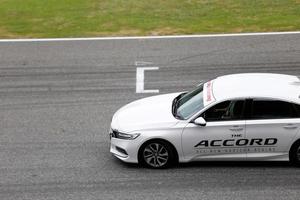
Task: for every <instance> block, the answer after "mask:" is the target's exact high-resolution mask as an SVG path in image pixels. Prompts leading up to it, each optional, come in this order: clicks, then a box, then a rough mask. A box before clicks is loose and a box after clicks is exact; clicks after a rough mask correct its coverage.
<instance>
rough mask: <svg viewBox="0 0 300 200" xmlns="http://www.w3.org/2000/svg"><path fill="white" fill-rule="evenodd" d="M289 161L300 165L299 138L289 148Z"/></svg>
mask: <svg viewBox="0 0 300 200" xmlns="http://www.w3.org/2000/svg"><path fill="white" fill-rule="evenodd" d="M290 161H291V162H292V163H293V164H294V165H296V166H300V140H299V141H297V142H296V143H295V144H293V146H292V148H291V150H290Z"/></svg>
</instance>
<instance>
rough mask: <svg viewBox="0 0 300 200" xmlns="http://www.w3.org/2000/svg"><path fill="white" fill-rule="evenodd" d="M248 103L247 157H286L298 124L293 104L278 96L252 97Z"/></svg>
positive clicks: (266, 158)
mask: <svg viewBox="0 0 300 200" xmlns="http://www.w3.org/2000/svg"><path fill="white" fill-rule="evenodd" d="M248 104H249V105H248ZM247 106H249V107H250V117H249V119H247V120H246V139H247V140H248V141H249V144H248V146H247V159H248V160H284V159H285V158H287V156H288V153H289V148H290V145H291V142H292V140H293V138H294V137H295V135H296V133H297V132H298V131H299V127H300V126H299V123H300V119H299V118H298V114H297V110H296V109H295V108H296V107H295V105H294V104H292V103H289V102H284V101H280V100H271V99H253V100H251V101H250V102H249V103H247Z"/></svg>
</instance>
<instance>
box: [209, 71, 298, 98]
mask: <svg viewBox="0 0 300 200" xmlns="http://www.w3.org/2000/svg"><path fill="white" fill-rule="evenodd" d="M212 90H213V95H214V98H215V99H216V101H222V100H227V99H235V98H273V99H281V100H286V101H292V102H295V103H299V104H300V98H299V95H300V80H299V78H298V77H297V76H292V75H285V74H271V73H244V74H232V75H225V76H220V77H218V78H216V79H214V80H213V89H212Z"/></svg>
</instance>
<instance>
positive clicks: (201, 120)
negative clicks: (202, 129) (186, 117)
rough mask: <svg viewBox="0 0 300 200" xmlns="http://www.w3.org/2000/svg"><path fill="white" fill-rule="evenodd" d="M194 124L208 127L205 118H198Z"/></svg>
mask: <svg viewBox="0 0 300 200" xmlns="http://www.w3.org/2000/svg"><path fill="white" fill-rule="evenodd" d="M194 124H196V125H199V126H206V121H205V119H204V118H203V117H198V118H197V119H195V120H194Z"/></svg>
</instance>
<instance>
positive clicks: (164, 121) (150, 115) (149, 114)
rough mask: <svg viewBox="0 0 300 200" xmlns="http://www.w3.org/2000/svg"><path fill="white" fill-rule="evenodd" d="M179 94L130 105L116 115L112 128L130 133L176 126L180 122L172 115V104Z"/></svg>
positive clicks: (161, 96) (149, 98)
mask: <svg viewBox="0 0 300 200" xmlns="http://www.w3.org/2000/svg"><path fill="white" fill-rule="evenodd" d="M179 94H180V93H171V94H164V95H157V96H153V97H147V98H143V99H140V100H137V101H134V102H132V103H129V104H127V105H125V106H123V107H122V108H120V109H119V110H118V111H117V112H116V113H115V114H114V116H113V119H112V123H111V127H112V128H113V129H117V130H118V131H121V132H124V133H128V132H132V131H138V130H146V129H157V128H168V127H171V126H174V125H175V124H176V123H177V122H178V121H179V120H178V119H176V118H175V117H174V116H173V114H172V102H173V99H174V98H175V97H177V96H178V95H179Z"/></svg>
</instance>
